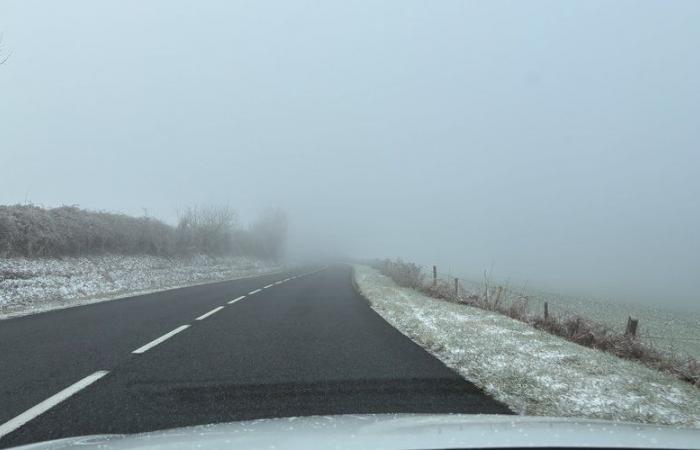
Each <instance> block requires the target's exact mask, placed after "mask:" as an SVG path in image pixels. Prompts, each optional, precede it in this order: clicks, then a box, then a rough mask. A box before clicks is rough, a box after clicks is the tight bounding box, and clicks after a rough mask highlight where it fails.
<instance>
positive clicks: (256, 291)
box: [248, 289, 262, 295]
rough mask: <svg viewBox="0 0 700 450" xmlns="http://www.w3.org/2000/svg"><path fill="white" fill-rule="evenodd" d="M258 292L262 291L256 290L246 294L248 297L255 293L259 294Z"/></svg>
mask: <svg viewBox="0 0 700 450" xmlns="http://www.w3.org/2000/svg"><path fill="white" fill-rule="evenodd" d="M260 291H262V289H256V290H254V291H250V292H248V295H253V294H257V293H258V292H260Z"/></svg>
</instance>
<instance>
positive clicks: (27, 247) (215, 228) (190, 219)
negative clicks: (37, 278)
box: [0, 205, 287, 259]
mask: <svg viewBox="0 0 700 450" xmlns="http://www.w3.org/2000/svg"><path fill="white" fill-rule="evenodd" d="M178 216H179V217H178V222H177V225H175V226H172V225H169V224H167V223H165V222H163V221H161V220H158V219H156V218H153V217H146V216H144V217H133V216H129V215H126V214H119V213H110V212H100V211H89V210H85V209H81V208H79V207H77V206H61V207H57V208H44V207H41V206H37V205H0V257H12V256H23V257H28V258H33V257H61V256H81V255H95V254H106V253H113V254H124V255H134V254H148V255H156V256H165V257H171V256H187V255H194V254H205V255H210V256H251V257H256V258H261V259H278V258H280V257H281V256H282V253H283V251H284V245H285V241H286V235H287V217H286V214H285V213H284V211H282V210H279V209H268V210H266V211H265V212H263V213H262V214H260V216H259V217H258V218H257V220H256V221H255V222H253V223H252V224H251V225H250V226H247V227H243V226H241V225H240V224H239V221H238V216H237V214H236V213H235V212H234V211H233V210H232V209H230V208H226V207H205V208H201V207H192V208H187V209H185V210H184V211H182V212H181V213H180V214H179V215H178Z"/></svg>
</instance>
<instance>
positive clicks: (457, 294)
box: [455, 278, 459, 297]
mask: <svg viewBox="0 0 700 450" xmlns="http://www.w3.org/2000/svg"><path fill="white" fill-rule="evenodd" d="M455 297H459V278H455Z"/></svg>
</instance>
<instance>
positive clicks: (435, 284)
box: [433, 266, 437, 287]
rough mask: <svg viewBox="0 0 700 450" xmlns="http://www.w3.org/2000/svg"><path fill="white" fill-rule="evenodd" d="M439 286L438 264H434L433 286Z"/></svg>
mask: <svg viewBox="0 0 700 450" xmlns="http://www.w3.org/2000/svg"><path fill="white" fill-rule="evenodd" d="M435 286H437V266H433V287H435Z"/></svg>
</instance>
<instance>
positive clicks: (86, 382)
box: [0, 370, 109, 438]
mask: <svg viewBox="0 0 700 450" xmlns="http://www.w3.org/2000/svg"><path fill="white" fill-rule="evenodd" d="M108 373H109V372H108V371H106V370H100V371H98V372H95V373H93V374H92V375H88V376H86V377H85V378H83V379H82V380H80V381H78V382H77V383H74V384H71V385H70V386H68V387H67V388H65V389H64V390H62V391H60V392H58V393H57V394H54V395H52V396H51V397H49V398H47V399H46V400H44V401H43V402H41V403H39V404H37V405H35V406H32V407H31V408H29V409H28V410H26V411H25V412H23V413H22V414H20V415H19V416H17V417H15V418H14V419H10V420H8V421H7V422H5V423H3V424H2V425H0V438H1V437H3V436H5V435H6V434H9V433H12V432H13V431H15V430H16V429H17V428H19V427H21V426H22V425H24V424H25V423H27V422H29V421H30V420H32V419H34V418H35V417H37V416H39V415H40V414H43V413H45V412H46V411H48V410H49V409H51V408H53V407H54V406H56V405H58V404H59V403H61V402H62V401H63V400H65V399H67V398H68V397H70V396H72V395H74V394H75V393H77V392H78V391H80V390H82V389H85V388H86V387H88V386H90V385H91V384H92V383H94V382H95V381H97V380H99V379H100V378H102V377H103V376H105V375H107V374H108Z"/></svg>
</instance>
